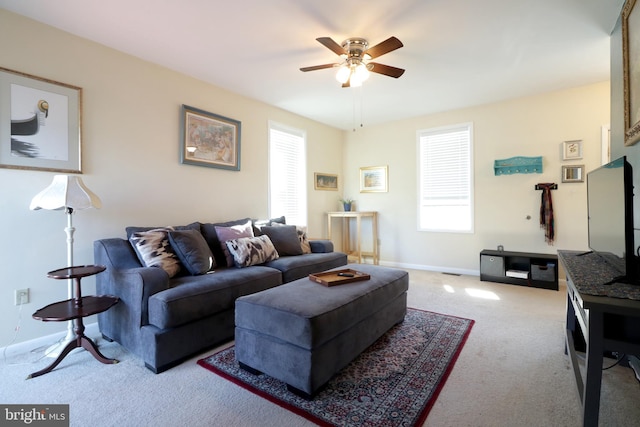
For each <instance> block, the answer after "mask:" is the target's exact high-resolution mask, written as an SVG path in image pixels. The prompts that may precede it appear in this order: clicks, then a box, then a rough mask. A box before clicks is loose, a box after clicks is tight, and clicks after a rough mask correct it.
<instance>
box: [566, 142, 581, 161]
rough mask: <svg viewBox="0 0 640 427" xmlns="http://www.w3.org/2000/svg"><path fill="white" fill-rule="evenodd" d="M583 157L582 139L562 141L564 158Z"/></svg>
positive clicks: (574, 158)
mask: <svg viewBox="0 0 640 427" xmlns="http://www.w3.org/2000/svg"><path fill="white" fill-rule="evenodd" d="M581 158H582V140H575V141H564V142H563V143H562V160H578V159H581Z"/></svg>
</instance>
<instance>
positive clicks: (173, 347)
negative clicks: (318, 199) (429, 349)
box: [93, 218, 347, 373]
mask: <svg viewBox="0 0 640 427" xmlns="http://www.w3.org/2000/svg"><path fill="white" fill-rule="evenodd" d="M248 221H249V224H251V232H250V233H249V234H250V235H247V224H248ZM284 222H285V221H284V218H278V219H273V220H267V221H262V222H256V221H251V220H250V219H249V218H245V219H240V220H236V221H229V222H224V223H216V224H214V223H199V222H195V223H192V224H189V225H186V226H181V227H127V229H126V232H127V239H123V238H106V239H101V240H97V241H95V242H94V247H93V248H94V261H95V263H96V264H99V265H104V266H106V267H107V269H106V270H105V271H104V272H103V273H101V274H99V275H97V276H96V288H97V292H98V294H101V295H115V296H117V297H119V298H120V302H119V303H118V304H116V305H115V306H113V307H112V308H110V309H109V310H107V311H106V312H103V313H101V314H99V315H98V323H99V327H100V331H101V333H102V335H103V336H104V337H105V338H106V339H108V340H114V341H116V342H118V343H120V344H121V345H122V346H124V347H125V348H127V349H128V350H129V351H131V352H132V353H134V354H135V355H137V356H138V357H140V358H142V359H143V361H144V363H145V365H146V367H147V368H149V369H150V370H152V371H153V372H155V373H159V372H162V371H164V370H166V369H169V368H171V367H173V366H175V365H177V364H179V363H181V362H182V361H184V360H185V359H187V358H189V357H190V356H193V355H194V354H196V353H198V352H200V351H203V350H206V349H208V348H211V347H213V346H214V345H216V344H219V343H221V342H224V341H226V340H230V339H232V338H233V336H234V328H235V323H234V306H235V300H236V299H237V298H238V297H241V296H244V295H249V294H253V293H255V292H259V291H262V290H265V289H269V288H272V287H275V286H279V285H281V284H283V283H287V282H291V281H293V280H297V279H299V278H302V277H305V276H307V275H308V274H311V273H317V272H320V271H325V270H328V269H331V268H335V267H340V266H343V265H346V264H347V256H346V254H344V253H341V252H334V251H333V244H332V243H331V242H330V241H328V240H307V239H306V236H305V235H304V233H303V232H302V231H301V230H300V228H299V227H298V228H296V227H295V226H290V225H289V226H288V225H286V224H284ZM229 233H230V234H229ZM243 233H244V234H243ZM293 233H295V234H293ZM294 235H295V236H296V239H297V240H296V241H297V243H298V244H296V243H295V242H296V241H294V240H293V237H292V236H294ZM220 236H225V238H224V239H222V241H221V239H220ZM265 236H268V238H267V237H265ZM229 237H232V238H229ZM154 239H155V241H154ZM154 245H155V246H154ZM229 263H233V265H230V264H229ZM176 269H177V271H176Z"/></svg>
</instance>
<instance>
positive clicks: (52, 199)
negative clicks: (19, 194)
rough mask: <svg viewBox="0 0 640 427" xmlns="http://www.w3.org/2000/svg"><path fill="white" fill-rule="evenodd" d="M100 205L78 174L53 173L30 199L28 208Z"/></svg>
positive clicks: (73, 207)
mask: <svg viewBox="0 0 640 427" xmlns="http://www.w3.org/2000/svg"><path fill="white" fill-rule="evenodd" d="M101 207H102V202H101V201H100V198H99V197H98V196H96V195H95V193H93V192H92V191H91V190H89V189H88V188H87V187H86V186H85V185H84V183H83V182H82V179H80V177H79V176H70V175H55V176H54V177H53V182H52V183H51V184H50V185H49V186H48V187H47V188H45V189H44V190H42V191H41V192H40V193H38V194H36V196H35V197H34V198H33V200H31V205H30V206H29V209H31V210H37V209H47V210H60V209H65V208H72V209H73V210H78V209H88V208H101Z"/></svg>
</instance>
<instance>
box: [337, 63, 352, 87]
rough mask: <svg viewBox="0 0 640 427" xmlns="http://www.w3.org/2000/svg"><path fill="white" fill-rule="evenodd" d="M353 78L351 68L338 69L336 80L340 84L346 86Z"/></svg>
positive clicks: (342, 67)
mask: <svg viewBox="0 0 640 427" xmlns="http://www.w3.org/2000/svg"><path fill="white" fill-rule="evenodd" d="M350 76H351V67H349V66H348V65H342V66H341V67H340V68H338V72H337V73H336V80H337V81H339V82H340V83H342V84H344V83H346V82H347V81H348V80H349V77H350Z"/></svg>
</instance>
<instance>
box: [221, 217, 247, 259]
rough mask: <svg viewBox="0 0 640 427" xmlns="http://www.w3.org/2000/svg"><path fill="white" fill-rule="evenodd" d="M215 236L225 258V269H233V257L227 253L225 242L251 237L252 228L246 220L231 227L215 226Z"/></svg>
mask: <svg viewBox="0 0 640 427" xmlns="http://www.w3.org/2000/svg"><path fill="white" fill-rule="evenodd" d="M215 228H216V234H217V235H218V240H220V245H221V246H222V252H223V253H224V257H225V265H226V266H227V267H233V255H231V253H230V252H229V249H228V248H227V245H226V242H227V240H232V239H239V238H241V237H253V228H252V227H251V220H248V221H247V222H245V223H244V224H238V225H233V226H231V227H220V226H216V227H215Z"/></svg>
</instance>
